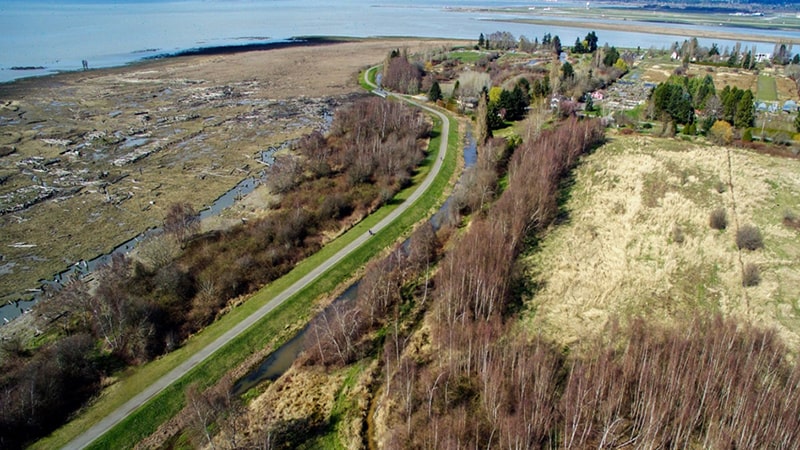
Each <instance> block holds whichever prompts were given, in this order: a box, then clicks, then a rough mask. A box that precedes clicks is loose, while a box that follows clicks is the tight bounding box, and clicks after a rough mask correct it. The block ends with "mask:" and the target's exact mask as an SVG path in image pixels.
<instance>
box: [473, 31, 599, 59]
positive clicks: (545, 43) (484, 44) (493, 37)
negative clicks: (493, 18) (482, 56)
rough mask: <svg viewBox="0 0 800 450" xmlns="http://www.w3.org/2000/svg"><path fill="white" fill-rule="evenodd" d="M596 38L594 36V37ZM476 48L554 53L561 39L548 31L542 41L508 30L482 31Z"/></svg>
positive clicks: (557, 50) (557, 49)
mask: <svg viewBox="0 0 800 450" xmlns="http://www.w3.org/2000/svg"><path fill="white" fill-rule="evenodd" d="M595 38H596V37H595ZM476 48H477V49H486V50H514V49H517V50H519V51H521V52H525V53H533V52H535V51H537V50H539V49H546V50H552V51H553V52H555V54H556V55H558V54H559V53H561V39H559V37H558V36H553V35H551V34H550V33H545V34H544V36H542V41H541V42H539V38H538V37H537V38H534V40H533V42H531V41H530V40H529V39H528V38H527V37H525V36H524V35H522V36H520V37H519V39H516V38H515V37H514V35H513V34H511V33H509V32H508V31H495V32H494V33H491V34H489V35H487V36H484V34H483V33H481V34H480V36H478V45H477V46H476Z"/></svg>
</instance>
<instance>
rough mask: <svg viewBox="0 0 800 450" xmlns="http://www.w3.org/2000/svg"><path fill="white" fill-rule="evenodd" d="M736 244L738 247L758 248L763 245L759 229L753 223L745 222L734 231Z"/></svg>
mask: <svg viewBox="0 0 800 450" xmlns="http://www.w3.org/2000/svg"><path fill="white" fill-rule="evenodd" d="M736 246H737V247H739V249H743V248H746V249H747V250H758V249H759V248H763V247H764V239H763V238H762V237H761V231H760V230H759V229H758V227H756V226H755V225H751V224H746V225H742V227H741V228H739V231H737V232H736Z"/></svg>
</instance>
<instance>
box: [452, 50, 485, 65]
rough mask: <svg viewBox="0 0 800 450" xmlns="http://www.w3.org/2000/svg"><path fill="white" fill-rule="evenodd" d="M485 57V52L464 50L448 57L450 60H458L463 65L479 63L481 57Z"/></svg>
mask: <svg viewBox="0 0 800 450" xmlns="http://www.w3.org/2000/svg"><path fill="white" fill-rule="evenodd" d="M483 56H484V53H483V52H479V51H472V50H462V51H457V52H450V53H448V54H447V57H448V58H450V59H457V60H459V61H461V62H463V63H474V62H478V60H480V59H481V57H483Z"/></svg>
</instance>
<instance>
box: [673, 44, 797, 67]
mask: <svg viewBox="0 0 800 450" xmlns="http://www.w3.org/2000/svg"><path fill="white" fill-rule="evenodd" d="M671 51H672V52H674V54H676V55H677V56H678V57H679V58H680V59H681V61H682V62H683V65H684V67H685V66H687V65H688V64H689V63H690V62H696V63H701V64H711V65H720V66H727V67H741V68H742V69H745V70H754V69H756V64H757V63H758V62H759V61H758V58H757V56H758V51H757V50H756V47H755V46H753V47H751V48H750V49H747V50H745V49H742V44H741V43H740V42H737V43H736V44H734V46H733V47H732V48H728V47H725V48H724V49H722V50H720V48H719V45H717V44H716V43H712V44H711V47H703V46H701V45H700V44H699V43H698V41H697V38H691V39H686V40H684V41H683V43H678V42H674V43H673V44H672V46H671ZM792 55H793V54H792V45H791V44H788V45H787V44H786V43H782V42H778V43H776V44H775V49H774V50H773V52H772V58H771V59H769V60H766V61H765V62H766V64H775V65H782V66H785V65H787V64H790V63H792V64H800V54H794V56H792Z"/></svg>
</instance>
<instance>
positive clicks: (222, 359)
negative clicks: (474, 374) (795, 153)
mask: <svg viewBox="0 0 800 450" xmlns="http://www.w3.org/2000/svg"><path fill="white" fill-rule="evenodd" d="M370 72H372V76H374V71H368V72H367V74H368V75H369V74H370ZM360 81H361V80H360ZM433 117H434V122H435V126H434V138H432V139H431V141H430V143H429V146H428V149H429V153H428V157H427V158H426V160H425V161H424V162H423V164H422V165H421V167H420V170H419V171H418V173H417V174H416V175H415V177H414V179H413V184H412V186H411V187H409V188H406V189H405V190H403V191H401V192H400V193H398V194H397V196H395V201H393V202H391V204H389V205H386V206H384V207H382V208H380V209H379V210H378V211H376V212H375V213H373V214H371V215H370V216H368V217H366V218H365V219H364V220H362V221H361V222H360V223H358V224H357V225H355V226H354V227H353V228H351V229H350V230H349V231H348V232H347V233H345V234H343V235H342V236H340V237H339V238H337V239H336V240H334V241H332V242H331V243H329V244H328V245H326V246H325V247H323V248H322V249H321V250H320V251H319V252H317V253H315V254H314V255H311V256H310V257H308V258H306V259H305V260H304V261H302V262H300V263H299V264H298V265H297V266H296V267H295V268H294V269H293V270H292V271H291V272H289V273H288V274H286V275H285V276H283V277H281V278H279V279H278V280H275V281H274V282H272V283H270V284H269V285H267V286H265V287H264V288H262V289H261V290H260V291H258V292H257V293H255V294H254V295H253V296H252V297H251V298H250V299H249V300H248V301H247V302H245V303H244V304H243V305H241V306H239V307H237V308H235V309H233V310H232V311H231V312H230V313H228V314H226V315H225V316H224V317H222V318H221V319H220V320H218V321H217V322H215V323H213V324H211V325H210V326H208V327H206V328H205V329H204V330H203V331H202V332H200V333H198V334H197V335H195V336H194V337H192V338H191V339H190V340H189V341H188V342H187V343H186V344H185V345H184V346H183V347H181V348H180V349H178V350H176V351H174V352H172V353H170V354H168V355H165V356H164V357H162V358H160V359H158V360H155V361H152V362H150V363H148V364H146V365H144V366H142V367H139V368H132V369H129V371H128V373H126V374H123V375H122V379H121V380H119V381H118V382H117V383H116V385H114V386H112V387H110V388H109V389H108V390H107V392H104V393H103V394H102V395H101V397H100V398H99V399H98V400H97V402H96V403H95V404H94V405H92V406H91V407H90V408H89V409H88V410H87V411H86V412H85V413H84V414H82V415H81V416H79V417H78V418H76V419H75V420H73V421H71V422H70V423H68V424H66V425H65V426H64V427H62V428H60V429H59V430H57V431H55V432H54V433H53V434H52V435H51V436H49V437H47V438H44V439H42V440H40V441H38V442H37V443H35V444H34V445H33V446H32V447H31V448H34V449H49V448H60V447H63V446H64V445H66V444H67V443H69V442H70V441H71V440H72V439H74V438H75V437H77V436H78V435H79V434H80V433H81V432H82V431H83V430H85V429H88V428H89V427H91V426H92V425H93V424H95V423H97V422H99V421H100V420H101V419H102V418H103V417H105V416H107V415H108V414H110V413H111V412H112V411H114V410H115V409H116V408H118V407H119V406H121V405H122V404H124V403H125V402H126V401H127V400H128V399H130V398H132V397H133V396H134V395H136V394H137V393H138V392H140V391H141V390H143V389H144V387H146V386H148V385H149V384H150V383H151V382H153V381H154V380H156V379H158V378H160V377H161V376H163V375H165V374H166V373H168V372H169V371H170V370H172V369H173V368H175V367H177V366H178V365H179V364H181V363H182V362H183V361H185V360H187V359H188V358H189V357H190V356H191V355H193V354H194V353H195V352H197V351H198V350H199V349H201V348H203V347H205V346H206V345H208V344H210V343H211V342H213V341H214V340H215V339H216V338H218V337H219V336H221V335H222V334H224V333H225V332H226V331H227V330H229V329H230V328H231V327H232V326H233V325H234V324H236V323H238V322H240V321H241V320H243V319H244V318H245V317H247V316H249V315H250V314H252V313H253V312H255V311H256V310H257V309H259V308H260V307H261V306H263V305H264V304H266V303H267V302H269V301H270V300H271V299H272V298H273V297H274V296H276V295H277V294H279V293H280V292H282V291H283V290H285V289H286V288H288V287H289V286H291V285H292V284H294V283H295V282H296V281H297V280H299V279H300V278H302V277H303V276H304V275H305V274H306V273H308V272H309V271H310V270H311V269H312V268H314V267H316V266H318V265H319V264H320V263H321V262H323V261H325V260H327V259H328V258H329V257H330V256H331V255H333V254H335V253H336V252H337V251H339V250H340V249H342V248H343V247H345V246H346V245H347V244H348V243H350V242H352V241H353V240H354V239H355V238H356V237H358V236H359V235H361V234H363V233H364V232H365V231H366V230H368V229H370V228H372V227H373V226H374V225H375V224H376V223H378V222H379V221H380V220H381V219H382V218H383V217H385V216H386V215H387V214H389V213H390V212H391V211H392V210H394V209H395V208H396V207H397V205H399V204H400V203H401V202H402V201H404V200H405V199H406V198H408V196H409V195H410V194H411V193H412V192H413V191H414V190H415V189H416V187H417V186H418V185H419V183H420V182H421V181H422V180H423V179H424V178H425V176H426V175H427V174H428V172H429V171H430V167H431V166H432V163H433V161H435V158H437V157H438V148H439V144H440V141H441V136H439V135H437V134H436V132H439V133H441V123H440V121H439V120H438V119H437V118H436V117H435V116H433ZM448 119H449V121H450V134H449V142H448V150H447V157H446V158H445V159H444V161H443V165H442V168H441V171H440V173H439V175H438V176H437V177H436V179H435V180H434V182H433V184H432V185H431V187H430V189H429V191H428V192H427V193H426V194H425V195H423V196H422V197H420V198H419V199H418V200H417V201H416V202H415V203H414V204H413V205H412V206H411V207H410V208H409V209H408V210H407V211H406V213H405V214H403V215H402V216H401V217H399V218H398V219H397V220H395V221H394V222H392V223H391V224H390V225H389V226H387V227H385V228H383V229H382V230H380V231H379V232H378V233H376V234H375V236H373V237H371V238H370V239H369V240H368V241H367V242H366V243H365V244H364V245H362V246H361V247H359V248H358V249H357V250H356V251H354V252H353V253H351V254H350V255H348V256H347V257H346V258H345V259H343V260H342V261H341V262H340V263H339V264H338V265H336V266H335V267H333V268H332V269H330V270H329V271H328V272H326V273H325V274H323V275H322V276H321V277H320V278H318V279H317V280H316V281H315V282H314V283H312V284H310V285H309V286H307V287H306V288H305V289H303V290H302V291H300V292H299V293H298V294H296V295H294V296H292V297H291V298H289V299H288V300H287V301H286V302H284V303H283V304H281V305H280V306H279V307H278V308H276V309H275V310H274V311H273V312H271V313H270V314H268V315H267V316H266V317H265V318H263V319H262V320H261V321H259V322H257V323H256V324H255V325H254V326H252V327H251V328H250V329H248V330H247V331H245V332H244V333H242V334H240V335H239V336H238V337H236V338H235V339H234V340H232V341H231V342H229V343H228V344H227V345H226V346H225V347H223V348H222V349H221V350H219V351H218V352H216V353H214V354H213V355H212V356H211V357H209V358H208V359H206V360H205V361H203V362H202V363H200V364H198V365H197V366H195V367H194V368H193V369H192V370H190V371H189V372H187V373H186V374H185V375H184V376H183V377H181V378H180V379H179V380H178V381H177V382H175V383H173V384H171V385H170V386H168V387H167V388H166V389H164V390H162V391H161V392H160V393H158V394H157V395H155V396H154V397H153V398H151V399H150V400H149V401H147V402H146V403H145V404H144V405H142V406H141V407H140V408H139V409H137V410H136V411H134V412H133V413H132V414H131V415H129V416H128V417H127V418H126V419H125V420H123V421H122V422H120V423H119V424H117V425H116V426H115V427H113V428H112V429H111V430H109V431H108V432H107V433H105V434H104V435H103V436H101V437H100V438H98V439H97V440H95V441H94V442H93V443H92V444H91V445H90V446H89V448H95V449H107V448H130V447H133V446H134V445H135V444H136V443H137V442H139V441H141V440H142V439H144V438H145V437H147V436H149V435H150V434H152V433H153V432H154V431H155V430H156V429H157V428H158V427H159V426H160V425H161V424H162V423H163V422H164V421H166V420H168V419H170V418H171V417H173V416H174V415H175V414H177V413H178V411H180V410H181V408H183V404H184V392H185V390H186V387H187V386H189V385H190V384H192V383H198V384H199V385H200V386H210V385H212V384H213V383H215V382H216V381H218V380H219V379H220V378H222V376H223V375H224V374H225V373H226V372H227V371H228V370H230V369H231V368H233V367H235V366H237V365H238V364H241V363H242V362H243V361H244V360H245V359H246V358H247V357H248V356H250V355H251V354H252V353H254V352H255V351H257V350H258V349H262V348H264V347H265V346H267V345H269V344H270V342H271V341H272V340H273V339H274V338H276V337H280V340H279V342H284V341H286V340H288V339H289V338H290V337H291V336H288V335H286V334H287V333H285V326H286V325H287V324H292V323H296V322H297V320H298V318H302V319H303V320H309V319H310V311H311V307H312V305H313V304H314V301H315V300H316V299H317V298H319V297H320V296H321V295H323V294H325V293H328V292H331V291H332V290H333V289H335V288H336V286H338V285H339V284H340V283H342V282H344V281H346V280H347V279H348V278H349V277H350V274H352V273H354V272H355V271H357V270H358V269H359V268H360V267H362V266H363V265H364V264H366V263H367V262H368V261H369V260H370V259H371V258H372V257H374V256H375V255H376V254H378V253H379V252H381V251H382V250H383V249H384V248H386V247H388V246H389V245H391V244H392V243H394V242H396V241H397V239H399V238H400V237H402V236H403V235H405V234H406V233H407V232H409V231H410V230H411V228H412V227H413V225H414V224H416V223H417V222H419V221H420V220H422V219H424V218H426V217H428V216H429V215H430V214H431V213H432V212H433V211H434V210H435V208H436V207H438V206H439V205H440V204H441V202H442V200H443V198H442V197H443V195H444V193H445V191H446V189H447V186H448V184H449V183H450V179H451V178H452V175H453V174H454V172H455V169H456V161H457V156H458V149H459V147H460V139H459V136H458V123H457V122H456V121H455V119H453V118H452V117H450V116H448Z"/></svg>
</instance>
